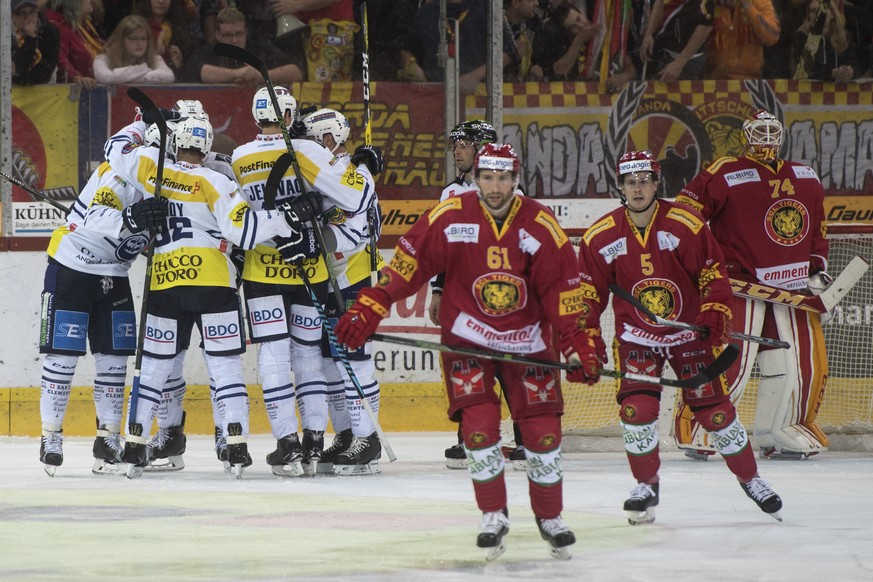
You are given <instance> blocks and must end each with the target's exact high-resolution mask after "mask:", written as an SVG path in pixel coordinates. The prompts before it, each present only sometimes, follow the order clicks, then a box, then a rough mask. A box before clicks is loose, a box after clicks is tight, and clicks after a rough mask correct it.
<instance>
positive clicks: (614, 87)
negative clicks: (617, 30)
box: [606, 0, 650, 93]
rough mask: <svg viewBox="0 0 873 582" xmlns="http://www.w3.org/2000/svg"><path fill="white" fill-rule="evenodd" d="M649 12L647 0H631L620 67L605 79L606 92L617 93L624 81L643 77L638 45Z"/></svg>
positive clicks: (641, 41)
mask: <svg viewBox="0 0 873 582" xmlns="http://www.w3.org/2000/svg"><path fill="white" fill-rule="evenodd" d="M649 12H650V4H649V0H632V2H631V14H630V21H629V22H628V32H627V41H626V44H625V47H624V56H623V57H622V61H621V65H620V68H619V69H618V70H617V71H615V72H614V73H613V74H612V75H610V76H609V77H608V78H607V79H606V91H607V93H618V92H620V91H621V90H622V89H624V86H625V84H626V83H628V82H630V81H634V80H637V79H642V78H643V77H642V74H643V61H642V59H641V58H640V47H641V46H642V43H643V33H644V32H645V27H646V23H647V22H648V19H649Z"/></svg>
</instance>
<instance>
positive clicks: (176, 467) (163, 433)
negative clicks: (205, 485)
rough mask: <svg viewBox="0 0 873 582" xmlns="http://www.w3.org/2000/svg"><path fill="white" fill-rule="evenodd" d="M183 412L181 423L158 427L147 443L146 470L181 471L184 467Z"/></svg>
mask: <svg viewBox="0 0 873 582" xmlns="http://www.w3.org/2000/svg"><path fill="white" fill-rule="evenodd" d="M184 429H185V413H184V412H182V424H180V425H179V426H170V427H167V428H158V432H157V433H156V434H155V436H153V437H152V438H151V439H150V440H149V443H148V455H149V464H148V465H146V467H145V470H146V471H181V470H182V469H184V468H185V461H184V460H182V454H183V453H184V452H185V444H186V441H187V439H186V438H185V432H184Z"/></svg>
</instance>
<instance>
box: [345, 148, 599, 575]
mask: <svg viewBox="0 0 873 582" xmlns="http://www.w3.org/2000/svg"><path fill="white" fill-rule="evenodd" d="M474 172H475V178H476V183H477V185H478V189H477V190H474V191H471V192H467V193H464V194H462V195H460V196H457V197H454V198H449V199H448V200H446V201H444V202H441V203H440V204H438V205H437V206H435V207H434V208H433V209H432V210H431V211H430V212H429V213H428V214H426V215H425V216H423V217H422V218H421V219H420V220H419V221H418V222H417V223H416V224H415V225H414V226H413V227H412V228H411V229H410V230H409V232H408V233H407V234H406V236H404V237H402V238H401V239H400V242H399V243H398V245H397V248H396V249H395V253H394V258H393V259H392V261H391V264H390V265H389V266H388V267H386V268H385V269H383V271H382V277H381V279H380V281H379V284H378V285H377V286H376V287H370V288H365V289H362V290H361V291H360V292H359V293H358V298H357V301H356V302H355V304H354V305H353V306H352V307H351V308H350V309H349V310H348V311H346V313H345V314H344V315H343V317H342V318H341V319H340V321H339V323H338V324H337V326H336V334H337V336H338V338H339V340H340V341H341V342H342V343H344V344H346V345H347V346H348V347H349V348H350V349H355V348H357V347H358V346H360V345H361V344H363V343H364V341H366V339H367V338H368V337H369V336H370V335H372V334H373V333H374V332H375V331H376V328H377V326H378V325H379V322H380V321H381V320H382V318H384V317H385V316H387V315H388V310H389V309H390V307H391V304H392V303H394V302H395V301H398V300H400V299H403V298H404V297H408V296H410V295H412V294H414V293H416V292H417V291H418V290H419V289H420V288H421V286H422V285H425V284H427V282H428V280H429V279H430V278H431V277H432V276H433V275H435V274H437V273H443V272H445V273H446V284H445V288H444V290H443V302H442V308H441V310H440V323H441V325H442V340H443V343H444V344H447V345H452V346H461V347H468V348H469V347H472V348H477V349H486V350H491V351H494V352H500V353H506V354H513V355H523V356H525V357H533V358H541V359H554V354H553V352H552V350H551V348H550V347H549V345H548V338H547V337H544V333H543V329H544V328H546V327H548V326H549V325H550V326H551V328H552V329H554V330H556V331H557V332H558V334H559V336H560V344H559V345H560V348H561V351H562V352H563V353H564V355H565V356H567V359H568V362H569V363H570V365H571V367H572V369H571V371H570V372H568V378H569V379H570V380H571V381H575V382H587V383H594V382H596V381H597V380H598V378H599V365H600V363H599V362H598V361H597V357H596V355H595V351H594V343H593V342H592V341H591V338H590V337H589V336H588V334H587V332H586V331H585V330H584V329H583V328H582V327H581V326H580V324H581V320H580V316H581V313H582V311H581V308H582V296H581V288H580V285H579V270H578V267H577V263H576V257H575V252H574V250H573V246H572V244H571V243H570V241H569V239H568V238H567V235H566V234H564V231H563V230H562V229H561V227H560V225H559V224H558V221H557V219H556V218H555V216H554V214H552V212H551V210H549V209H548V208H547V207H546V206H544V205H542V204H540V203H539V202H536V201H535V200H532V199H530V198H525V197H523V196H518V195H516V194H515V189H516V187H517V185H518V181H519V160H518V157H517V156H516V154H515V152H514V151H513V149H512V147H511V146H509V145H505V144H487V145H485V146H483V148H482V149H481V150H480V151H479V153H478V154H477V155H476V159H475V162H474ZM441 358H442V365H443V375H444V377H445V382H446V391H447V392H448V399H449V410H448V413H449V417H450V418H451V419H452V420H454V421H456V422H458V421H460V420H461V417H463V422H461V431H462V433H463V437H464V446H465V447H466V449H467V458H468V461H469V463H468V465H469V471H470V475H471V477H472V479H473V490H474V492H475V495H476V502H477V503H478V505H479V509H481V510H482V513H483V516H482V522H481V525H480V533H479V537H478V539H477V545H478V546H479V547H481V548H484V549H485V557H486V559H489V560H492V559H494V558H496V557H497V556H499V555H500V554H501V553H503V550H504V549H505V546H504V542H503V538H504V536H505V535H506V533H507V532H508V531H509V516H508V512H507V496H506V484H505V481H504V476H503V470H504V458H503V455H502V454H501V451H500V445H501V443H500V400H499V398H498V395H497V393H496V392H495V380H494V379H495V374H500V375H501V377H502V378H503V379H504V380H505V382H506V385H505V386H504V388H505V390H506V394H507V396H508V399H509V405H510V409H511V410H512V414H513V417H514V419H515V420H517V421H518V423H519V424H520V425H521V430H522V432H523V433H524V438H525V445H526V447H527V471H528V482H529V488H530V498H531V506H532V508H533V513H534V516H535V517H536V521H537V525H538V526H539V530H540V533H541V535H542V537H543V539H545V540H546V541H547V542H548V543H549V544H550V548H551V551H552V554H553V555H554V556H555V557H558V558H565V559H566V558H569V557H570V554H569V551H568V546H570V545H571V544H573V543H575V541H576V538H575V536H574V535H573V532H572V531H571V530H570V529H569V528H568V527H567V525H566V524H565V523H564V521H563V520H562V519H561V510H562V508H563V496H562V475H563V462H562V458H561V414H562V413H563V410H564V402H563V397H562V396H561V389H560V385H559V383H558V377H557V375H556V373H555V372H554V371H553V369H552V368H546V367H542V366H534V365H526V364H519V363H510V362H508V361H505V360H492V359H486V358H481V357H473V356H469V355H459V354H457V353H445V352H444V353H442V354H441Z"/></svg>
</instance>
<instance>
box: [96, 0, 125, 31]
mask: <svg viewBox="0 0 873 582" xmlns="http://www.w3.org/2000/svg"><path fill="white" fill-rule="evenodd" d="M102 3H103V19H102V21H100V23H99V27H98V29H99V30H100V34H101V35H102V36H103V38H109V35H110V34H112V31H113V30H115V27H116V26H118V23H119V22H121V19H122V18H124V17H125V16H129V15H131V14H133V3H134V2H133V0H102ZM95 20H96V19H95ZM95 24H96V22H95Z"/></svg>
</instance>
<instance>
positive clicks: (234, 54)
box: [212, 42, 270, 78]
mask: <svg viewBox="0 0 873 582" xmlns="http://www.w3.org/2000/svg"><path fill="white" fill-rule="evenodd" d="M212 54H214V55H217V56H219V57H227V58H229V59H236V60H237V61H242V62H244V63H245V64H247V65H249V66H250V67H252V68H254V69H256V70H257V71H259V72H260V73H261V75H263V76H264V77H266V78H269V76H270V70H269V69H268V68H267V64H266V63H265V62H264V61H263V60H262V59H261V58H260V57H258V56H257V55H254V54H252V53H250V52H249V51H247V50H246V49H244V48H240V47H238V46H236V45H232V44H227V43H225V42H217V43H215V44H214V45H212Z"/></svg>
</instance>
